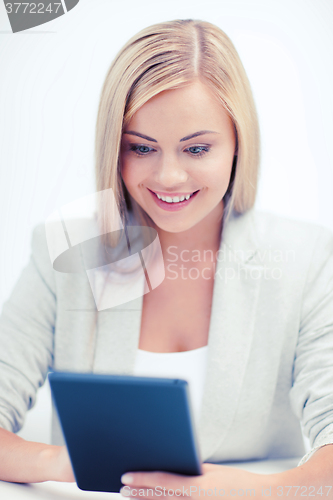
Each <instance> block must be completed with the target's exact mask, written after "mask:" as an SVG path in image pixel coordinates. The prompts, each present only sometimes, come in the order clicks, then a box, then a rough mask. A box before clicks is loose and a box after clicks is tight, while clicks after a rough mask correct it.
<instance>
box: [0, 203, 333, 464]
mask: <svg viewBox="0 0 333 500" xmlns="http://www.w3.org/2000/svg"><path fill="white" fill-rule="evenodd" d="M218 260H219V261H218V263H217V268H216V277H215V285H214V296H213V305H212V313H211V323H210V329H209V340H208V370H207V374H206V381H205V392H204V397H203V403H202V412H201V417H200V422H199V428H198V438H199V443H200V447H201V454H202V459H203V461H208V462H216V463H217V462H223V461H234V460H252V459H264V458H282V457H285V458H288V457H297V456H301V455H304V452H305V450H304V445H303V439H302V430H303V432H304V434H305V435H306V436H308V437H309V439H310V443H311V446H312V452H313V451H314V450H315V449H316V448H318V447H319V446H322V445H325V444H328V443H333V235H332V233H331V231H329V230H328V229H325V228H323V227H320V226H317V225H315V224H312V223H305V222H299V221H292V220H288V219H285V218H283V217H279V216H275V215H272V214H268V213H263V212H257V211H255V210H250V211H248V212H247V213H246V214H244V215H241V216H237V215H236V214H234V213H233V214H232V215H231V217H230V219H229V220H228V222H227V223H226V225H225V227H224V229H223V237H222V241H221V247H220V252H219V255H218ZM141 308H142V296H141V297H139V298H137V299H135V300H132V301H131V302H128V303H127V304H123V305H121V306H117V307H114V308H112V309H111V310H110V309H108V310H104V311H98V312H97V310H96V305H95V302H94V298H93V295H92V291H91V287H90V284H89V282H88V279H87V276H86V275H84V274H66V273H60V272H57V271H55V270H54V269H53V267H52V264H51V261H50V257H49V252H48V248H47V243H46V236H45V228H44V225H43V224H41V225H39V226H37V227H36V228H35V229H34V232H33V236H32V254H31V258H30V262H29V263H28V265H27V266H26V267H25V269H24V270H23V272H22V274H21V276H20V278H19V280H18V282H17V284H16V286H15V288H14V290H13V292H12V294H11V296H10V298H9V300H8V301H7V302H6V303H5V304H4V306H3V311H2V315H1V317H0V426H2V427H4V428H6V429H8V430H11V431H14V432H17V431H18V430H19V429H20V427H21V426H22V423H23V420H24V416H25V413H26V411H27V410H28V409H29V408H31V406H33V404H34V402H35V395H36V391H37V389H38V387H40V386H41V385H42V384H43V382H44V380H45V378H46V376H47V373H48V371H49V370H50V369H58V370H70V371H91V370H93V371H94V372H99V373H108V372H109V373H116V374H131V373H133V368H134V362H135V356H136V352H137V349H138V342H139V334H140V321H141ZM96 319H97V328H96V329H95V328H94V325H95V320H96ZM96 425H98V422H96ZM53 442H54V443H55V444H61V443H62V437H61V433H60V431H59V425H58V423H57V419H56V418H55V416H53ZM309 456H310V454H307V455H305V457H303V461H305V460H307V459H308V458H309Z"/></svg>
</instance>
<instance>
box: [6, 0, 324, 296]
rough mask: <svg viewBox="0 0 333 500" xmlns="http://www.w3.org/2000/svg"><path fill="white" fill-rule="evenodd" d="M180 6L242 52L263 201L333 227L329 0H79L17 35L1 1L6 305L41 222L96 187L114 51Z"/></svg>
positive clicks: (182, 14)
mask: <svg viewBox="0 0 333 500" xmlns="http://www.w3.org/2000/svg"><path fill="white" fill-rule="evenodd" d="M1 9H2V10H1ZM177 18H183V19H186V18H194V19H202V20H207V21H210V22H213V23H215V24H217V25H218V26H219V27H221V28H222V29H223V30H224V31H226V33H227V34H228V35H229V36H230V37H231V39H232V40H233V42H234V44H235V46H236V48H237V49H238V51H239V54H240V56H241V58H242V60H243V63H244V66H245V68H246V70H247V72H248V75H249V78H250V81H251V84H252V88H253V92H254V96H255V100H256V103H257V107H258V111H259V117H260V124H261V131H262V143H263V148H262V151H263V154H262V170H261V178H260V186H259V195H258V202H257V206H258V208H262V209H265V210H269V211H272V212H276V213H280V214H284V215H288V216H291V217H294V218H299V219H305V220H311V221H315V222H318V223H321V224H323V225H326V226H328V227H330V228H332V229H333V196H332V194H333V188H332V186H333V154H332V148H331V147H330V144H331V143H332V139H331V138H332V133H333V114H332V100H333V99H332V92H331V89H332V88H333V69H332V64H331V60H332V56H333V30H332V26H333V4H332V2H331V0H316V1H315V2H314V1H313V0H220V1H217V0H216V1H212V0H204V1H198V0H183V1H181V0H168V1H167V2H157V1H156V0H140V2H138V1H136V0H127V1H126V2H123V3H121V2H119V0H80V3H79V4H78V6H77V7H75V8H74V9H73V10H72V11H71V12H69V13H68V14H67V15H65V16H62V17H60V18H58V19H56V20H55V21H52V22H51V23H48V24H46V25H42V26H39V27H37V28H35V29H32V30H29V31H27V32H21V33H17V34H15V35H13V34H11V33H9V29H10V27H9V23H8V20H7V18H6V15H5V13H4V7H3V3H2V2H0V176H1V177H0V203H1V208H0V229H1V232H0V249H1V253H0V272H1V280H0V305H1V304H2V303H3V301H4V300H5V299H6V298H7V296H8V295H9V293H10V291H11V289H12V287H13V285H14V283H15V282H16V280H17V278H18V276H19V274H20V272H21V269H22V267H23V266H24V265H25V263H26V262H27V260H28V257H29V253H30V236H31V230H32V228H33V227H34V226H35V225H36V224H37V223H39V222H42V221H44V219H45V218H46V217H47V216H48V215H49V214H50V213H51V212H52V211H53V210H54V209H55V208H56V207H58V206H60V205H62V204H64V203H66V202H69V201H72V200H74V199H76V198H78V197H80V196H84V195H85V194H88V193H90V192H93V191H94V183H93V141H94V127H95V119H96V112H97V105H98V99H99V93H100V90H101V86H102V83H103V79H104V77H105V74H106V71H107V69H108V67H109V65H110V63H111V61H112V59H113V57H114V55H115V54H116V52H117V51H118V50H119V49H120V48H121V46H122V45H123V44H124V43H125V42H126V41H127V39H128V38H129V37H130V36H132V35H133V34H135V33H136V32H138V31H139V30H140V29H142V28H144V27H146V26H148V25H150V24H153V23H155V22H159V21H165V20H172V19H177Z"/></svg>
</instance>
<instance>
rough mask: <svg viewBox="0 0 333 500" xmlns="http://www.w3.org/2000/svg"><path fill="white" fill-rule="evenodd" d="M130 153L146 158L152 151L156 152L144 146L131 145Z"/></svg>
mask: <svg viewBox="0 0 333 500" xmlns="http://www.w3.org/2000/svg"><path fill="white" fill-rule="evenodd" d="M130 151H133V152H134V153H135V154H136V155H138V156H146V155H147V154H148V153H149V152H150V151H155V150H154V149H153V148H150V147H149V146H145V145H144V144H130Z"/></svg>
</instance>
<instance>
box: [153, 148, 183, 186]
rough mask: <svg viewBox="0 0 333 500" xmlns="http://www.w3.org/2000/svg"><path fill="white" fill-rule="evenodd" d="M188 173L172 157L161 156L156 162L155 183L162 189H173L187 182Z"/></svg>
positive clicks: (175, 158) (177, 160)
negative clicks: (162, 187)
mask: <svg viewBox="0 0 333 500" xmlns="http://www.w3.org/2000/svg"><path fill="white" fill-rule="evenodd" d="M188 177H189V176H188V173H187V171H186V170H185V169H184V168H183V166H182V165H181V164H180V162H179V159H177V157H175V156H174V155H163V157H162V158H161V159H160V160H159V161H158V162H157V165H156V169H155V181H156V182H157V183H158V184H159V185H160V186H164V187H168V188H171V187H174V186H179V185H180V184H183V183H185V182H186V181H187V180H188Z"/></svg>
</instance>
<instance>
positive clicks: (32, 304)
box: [0, 20, 333, 497]
mask: <svg viewBox="0 0 333 500" xmlns="http://www.w3.org/2000/svg"><path fill="white" fill-rule="evenodd" d="M258 164H259V132H258V123H257V117H256V112H255V106H254V103H253V98H252V94H251V91H250V86H249V83H248V80H247V77H246V75H245V72H244V69H243V67H242V65H241V62H240V61H239V58H238V55H237V53H236V51H235V49H234V47H233V45H232V43H231V42H230V40H229V39H228V37H227V36H226V35H225V34H224V33H223V32H222V31H221V30H220V29H219V28H217V27H216V26H214V25H212V24H210V23H206V22H201V21H193V20H183V21H173V22H166V23H161V24H158V25H155V26H152V27H149V28H147V29H145V30H143V31H141V32H140V33H139V34H138V35H136V36H135V37H133V38H132V39H131V40H130V41H129V42H128V43H127V44H126V45H125V47H124V48H123V49H122V50H121V51H120V53H119V54H118V55H117V57H116V58H115V61H114V62H113V64H112V66H111V68H110V70H109V73H108V75H107V77H106V80H105V84H104V87H103V90H102V95H101V100H100V107H99V113H98V119H97V129H96V173H97V176H96V180H97V191H101V192H102V191H103V190H106V189H109V188H111V189H112V191H113V193H114V194H115V199H116V200H117V207H116V210H115V209H113V210H111V209H110V207H108V204H107V203H106V204H105V203H104V204H102V205H101V206H100V211H99V224H100V228H101V234H103V235H104V236H105V233H106V236H105V238H104V240H105V241H104V243H105V244H106V245H107V244H108V243H109V247H108V248H109V249H112V248H117V247H115V244H116V243H117V242H115V241H114V239H115V237H114V234H113V235H112V234H111V233H110V234H108V230H109V231H110V229H112V228H114V226H113V225H114V220H115V219H116V218H117V213H116V212H119V213H120V214H121V220H122V225H123V226H125V228H126V227H127V225H131V224H132V223H133V221H134V222H136V225H139V224H141V225H144V224H147V225H149V226H151V227H153V228H155V229H156V231H157V233H158V237H159V241H160V245H161V249H162V254H163V258H164V267H165V278H164V280H163V281H162V283H161V284H160V285H159V286H157V287H155V288H154V287H152V289H151V291H150V292H149V293H145V294H144V296H143V297H142V296H140V297H138V298H137V299H133V300H131V301H130V302H129V306H127V305H126V304H122V305H121V307H118V308H117V307H114V308H112V310H110V311H106V312H105V311H98V312H96V305H95V302H94V298H95V297H93V295H92V293H91V290H92V289H91V288H90V287H89V286H90V281H89V282H88V280H87V276H86V275H83V274H81V275H73V274H63V273H57V272H55V271H54V270H53V268H52V263H51V262H50V257H49V254H48V248H47V244H46V239H45V234H44V233H45V231H44V228H43V227H42V226H40V227H38V228H36V230H35V231H34V236H33V241H32V259H31V262H30V264H29V266H28V267H27V268H26V269H25V270H24V272H23V274H22V277H21V278H20V281H19V283H18V284H17V286H16V288H15V290H14V292H13V294H12V296H11V298H10V299H9V301H8V302H7V303H6V304H5V306H4V309H3V313H2V317H1V324H0V327H1V343H2V345H3V346H4V347H6V349H4V347H3V348H2V350H1V352H2V353H1V365H0V369H1V380H2V382H1V394H0V397H1V401H2V402H1V410H0V425H1V427H2V429H0V431H1V433H0V436H1V443H2V446H1V451H0V478H1V479H5V480H10V481H25V482H33V481H44V480H58V481H72V480H73V475H72V471H71V467H70V462H69V460H68V456H67V453H66V449H65V448H64V447H63V446H59V445H53V446H47V445H43V444H37V443H29V442H25V441H24V440H22V439H20V438H18V437H17V436H15V434H13V433H12V431H14V432H15V431H17V430H18V428H19V427H20V425H21V424H22V420H23V415H24V413H25V411H26V409H27V408H28V407H29V406H31V405H32V404H33V401H34V397H35V391H36V389H37V388H38V387H39V386H40V385H41V384H42V383H43V381H44V379H45V377H46V374H47V371H48V370H49V369H50V367H54V368H55V369H60V370H72V371H87V370H91V369H93V370H94V371H96V372H108V371H109V372H112V373H136V374H139V373H143V368H142V366H143V365H145V367H146V365H147V363H148V365H149V364H150V363H152V362H153V359H155V360H156V359H159V360H162V358H161V357H160V356H162V357H163V356H164V359H163V360H164V361H165V359H167V368H166V370H168V369H169V368H168V366H170V367H171V366H172V365H173V363H176V362H177V360H179V359H184V360H185V362H186V363H188V365H186V369H185V372H186V371H188V373H189V372H190V371H191V368H192V369H193V365H192V366H191V364H193V363H194V362H196V363H199V364H197V365H195V367H194V368H195V370H196V372H197V373H198V374H199V377H197V380H194V378H193V380H192V382H193V383H192V384H191V387H192V390H193V395H194V397H195V408H196V416H197V419H198V434H199V441H200V444H201V451H202V458H203V460H204V461H205V462H210V463H206V464H204V474H203V475H202V476H199V477H197V478H187V477H182V476H177V475H173V474H166V473H144V474H140V473H136V474H133V473H132V474H131V473H130V472H131V471H129V474H127V475H126V476H125V477H124V478H123V482H124V484H125V485H127V486H131V487H134V488H135V489H136V491H137V496H140V497H141V496H143V495H145V496H151V494H148V493H147V492H146V490H145V488H152V487H154V486H157V485H159V486H162V487H164V486H165V487H166V488H167V489H169V488H170V489H178V488H182V486H184V487H185V488H186V487H187V486H189V485H196V486H198V487H199V486H200V487H201V488H205V489H208V488H211V489H214V488H215V487H217V488H218V489H219V488H222V487H223V488H224V489H225V490H229V489H230V490H231V489H232V488H236V487H237V489H242V488H243V489H248V488H252V489H253V488H255V489H258V488H265V489H267V488H271V490H270V491H271V492H273V496H283V495H284V494H285V492H284V491H283V485H295V486H297V485H298V486H300V485H301V486H304V487H308V486H310V485H311V486H315V494H316V495H317V496H319V495H321V493H320V490H319V488H320V487H324V485H330V483H331V482H332V471H333V446H332V444H333V402H332V387H333V366H332V348H333V347H332V346H333V331H332V314H333V313H332V309H333V308H332V301H333V287H332V277H333V262H332V261H333V259H332V252H333V238H332V234H331V233H330V232H329V231H328V230H326V229H323V228H320V227H317V226H314V225H311V224H306V223H296V222H292V221H288V220H285V219H283V218H280V217H276V216H271V215H267V214H260V213H256V212H255V211H254V210H253V205H254V202H255V195H256V186H257V172H258ZM106 206H107V207H108V209H106V208H105V207H106ZM110 206H111V205H110ZM125 233H126V231H125ZM108 238H110V241H109V242H108ZM119 244H120V243H119ZM118 246H119V245H118ZM193 269H194V271H193ZM111 281H112V280H111ZM68 304H69V306H68ZM103 312H104V314H103ZM107 312H109V314H107ZM111 313H112V314H111ZM92 331H93V332H94V335H95V337H92V336H91V332H92ZM92 339H93V340H92ZM183 355H184V356H186V358H185V357H184V358H182V356H183ZM192 355H193V356H196V357H193V356H192ZM142 356H148V357H146V358H143V357H142ZM156 356H157V358H156ZM147 360H148V361H147ZM158 364H159V363H158ZM150 366H151V365H150ZM148 368H149V366H148ZM154 370H155V371H154ZM150 373H155V374H156V375H160V374H161V370H158V369H153V370H150ZM168 373H169V374H170V375H172V369H171V368H170V370H169V372H168ZM203 388H205V391H204V393H203ZM299 421H301V423H302V426H303V427H304V429H305V432H306V434H307V435H308V436H309V437H310V441H311V445H312V450H311V453H309V454H307V455H306V456H304V458H303V460H302V462H301V464H302V465H301V466H300V467H297V468H295V469H292V470H290V471H287V472H284V473H280V474H273V475H270V476H261V475H258V474H252V473H248V472H245V471H240V470H238V469H234V468H230V467H225V466H222V465H218V462H223V461H227V460H229V461H230V460H247V459H260V458H267V457H270V458H278V457H293V456H299V455H301V454H303V453H304V447H303V443H302V436H301V428H300V423H299ZM54 442H56V443H59V444H60V443H61V441H60V437H59V436H58V437H57V430H56V424H54ZM139 488H140V489H141V490H142V491H141V492H140V493H139ZM281 488H282V490H281ZM260 491H261V490H260ZM327 491H328V490H324V491H323V492H322V493H323V494H325V495H326V492H327ZM123 494H124V495H126V496H127V495H128V490H126V491H124V492H123ZM331 494H332V493H331ZM301 495H302V490H299V491H298V490H297V491H296V493H295V496H301ZM131 496H136V495H135V492H131ZM183 496H186V493H185V494H183ZM192 496H198V493H197V494H192ZM303 496H304V491H303ZM311 496H312V495H311Z"/></svg>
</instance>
